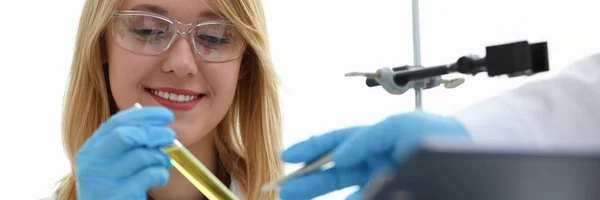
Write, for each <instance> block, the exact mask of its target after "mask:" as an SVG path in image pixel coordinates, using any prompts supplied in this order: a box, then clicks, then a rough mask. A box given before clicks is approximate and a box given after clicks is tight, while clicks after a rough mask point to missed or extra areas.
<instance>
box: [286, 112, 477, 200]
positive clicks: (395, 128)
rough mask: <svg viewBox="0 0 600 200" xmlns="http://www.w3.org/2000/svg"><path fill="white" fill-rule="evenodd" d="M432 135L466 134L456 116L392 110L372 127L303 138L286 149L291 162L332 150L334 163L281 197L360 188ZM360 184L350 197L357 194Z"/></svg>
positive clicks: (288, 184) (289, 185) (296, 180)
mask: <svg viewBox="0 0 600 200" xmlns="http://www.w3.org/2000/svg"><path fill="white" fill-rule="evenodd" d="M430 134H444V135H448V136H453V135H455V136H457V137H465V138H467V137H468V135H467V133H466V131H465V130H464V128H463V127H462V125H460V124H459V123H458V122H457V121H455V120H453V119H451V118H447V117H442V116H436V115H432V114H428V113H424V112H421V111H415V112H410V113H403V114H397V115H393V116H391V117H388V118H386V119H385V120H383V121H381V122H379V123H376V124H374V125H370V126H359V127H351V128H346V129H341V130H335V131H332V132H329V133H326V134H323V135H320V136H314V137H311V138H310V139H308V140H306V141H303V142H300V143H298V144H295V145H293V146H291V147H290V148H288V149H286V150H285V151H284V152H283V153H282V160H283V161H284V162H288V163H303V162H310V161H312V160H315V159H316V158H318V157H319V156H321V155H323V154H325V153H326V152H330V151H333V162H334V163H335V166H334V167H333V168H330V169H327V170H325V171H320V172H314V173H309V174H306V175H304V176H300V177H297V178H294V179H292V180H289V181H287V182H285V183H283V184H282V185H281V189H280V197H281V198H282V199H285V200H288V199H312V198H314V197H318V196H321V195H324V194H327V193H329V192H332V191H335V190H339V189H343V188H346V187H351V186H355V185H358V186H360V187H361V188H362V187H364V186H365V184H366V183H367V182H368V181H370V180H371V179H372V178H373V177H375V176H377V175H378V174H379V173H381V172H385V171H386V170H390V169H393V168H395V167H396V166H397V165H398V164H401V162H402V161H404V160H405V159H407V157H408V156H409V154H411V153H412V152H413V151H414V150H416V149H417V148H418V147H419V145H420V144H421V141H422V139H424V138H425V136H427V135H430ZM361 193H362V189H361V190H359V191H357V192H356V193H354V194H352V195H350V196H349V197H348V198H347V199H358V198H359V197H360V195H361Z"/></svg>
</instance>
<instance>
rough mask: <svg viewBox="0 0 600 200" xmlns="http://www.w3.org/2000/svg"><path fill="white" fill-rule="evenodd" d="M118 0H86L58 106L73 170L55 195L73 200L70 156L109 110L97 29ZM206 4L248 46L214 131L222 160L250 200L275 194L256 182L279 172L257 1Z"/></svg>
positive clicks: (277, 127) (275, 114)
mask: <svg viewBox="0 0 600 200" xmlns="http://www.w3.org/2000/svg"><path fill="white" fill-rule="evenodd" d="M119 4H120V2H119V1H118V0H87V1H86V2H85V5H84V7H83V12H82V15H81V19H80V21H79V30H78V32H77V40H76V45H75V49H74V55H73V63H72V68H71V73H70V77H69V82H68V86H67V91H66V96H65V102H64V108H63V145H64V148H65V151H66V154H67V157H68V159H69V162H70V163H71V172H70V173H69V174H68V175H67V176H65V177H64V178H63V179H61V180H60V181H59V184H60V185H59V187H58V190H57V195H58V199H60V200H76V199H77V197H76V196H77V192H76V181H75V177H74V172H75V170H74V168H75V162H74V155H75V153H76V152H77V150H78V149H79V148H80V147H81V146H82V145H83V143H84V142H85V141H86V139H87V138H89V137H90V136H91V135H92V133H93V132H94V131H95V130H96V128H97V127H98V126H99V125H100V124H101V123H102V122H104V121H105V120H107V119H108V118H109V117H110V115H111V113H110V106H109V99H110V97H109V94H108V92H107V90H108V88H107V83H106V79H105V77H104V76H105V75H104V72H103V67H102V64H103V59H102V58H103V55H102V53H103V42H104V41H103V34H104V31H105V29H106V27H107V25H108V24H109V23H110V20H111V16H112V14H113V13H114V12H115V11H116V9H117V8H118V7H119ZM211 7H212V8H213V9H215V10H216V11H218V12H219V13H220V14H221V15H223V16H224V17H226V18H227V19H230V21H231V22H232V23H233V24H234V25H235V26H236V27H237V28H238V30H239V31H240V33H241V34H242V35H243V36H244V38H245V39H246V41H247V44H248V46H249V48H248V50H247V53H246V54H245V55H244V58H243V61H242V68H241V74H242V78H241V79H240V80H239V81H238V88H237V91H236V95H235V99H234V104H233V106H232V107H231V108H230V110H229V111H228V114H227V115H226V116H225V118H224V119H223V120H222V121H221V122H220V123H219V125H218V126H217V128H216V131H217V132H218V134H217V137H215V145H216V149H217V152H218V154H219V157H220V158H221V162H222V163H223V165H224V166H225V168H226V169H227V170H228V171H229V173H230V174H231V176H232V177H233V178H234V179H235V180H236V182H237V184H238V185H239V187H240V189H241V191H242V192H243V195H244V196H245V197H246V198H247V199H250V200H270V199H277V192H276V191H273V192H269V193H261V192H260V187H261V186H262V185H264V184H266V183H267V182H268V181H270V180H273V179H275V178H277V177H279V176H281V175H283V164H282V163H281V162H280V161H279V152H280V150H281V149H282V144H281V143H282V142H281V131H282V130H281V129H282V128H281V114H280V113H281V111H280V105H279V96H278V92H277V91H278V88H277V86H278V78H277V76H276V74H275V71H274V69H273V66H272V62H271V57H270V52H269V51H270V50H269V43H268V40H267V29H266V25H265V22H266V20H265V16H264V11H263V8H262V2H261V1H260V0H240V1H231V0H214V1H213V2H212V5H211Z"/></svg>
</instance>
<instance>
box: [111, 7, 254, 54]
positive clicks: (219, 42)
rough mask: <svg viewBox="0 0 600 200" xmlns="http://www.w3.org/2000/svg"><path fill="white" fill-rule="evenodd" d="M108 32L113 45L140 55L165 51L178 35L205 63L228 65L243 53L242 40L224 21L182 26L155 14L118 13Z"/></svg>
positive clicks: (236, 31) (232, 27)
mask: <svg viewBox="0 0 600 200" xmlns="http://www.w3.org/2000/svg"><path fill="white" fill-rule="evenodd" d="M111 29H112V31H111V33H112V36H113V38H114V40H115V41H116V43H117V44H118V45H119V46H121V47H122V48H125V49H127V50H129V51H132V52H135V53H139V54H143V55H158V54H161V53H163V52H165V51H166V50H167V49H169V47H170V46H171V45H172V44H173V42H174V41H175V40H176V38H177V36H179V35H187V36H189V38H190V40H191V43H192V46H193V48H194V51H195V52H196V53H198V54H199V55H200V56H201V58H202V59H204V60H205V61H207V62H227V61H231V60H233V59H236V58H238V57H239V56H241V55H242V54H243V52H244V46H245V40H244V38H243V37H242V35H241V34H240V33H239V32H238V30H237V29H236V27H235V26H233V25H232V24H230V23H228V22H224V21H209V22H201V23H190V24H184V23H181V22H179V21H177V20H173V19H169V18H167V17H165V16H161V15H158V14H154V13H148V12H142V11H121V12H117V13H115V14H114V15H113V20H112V22H111Z"/></svg>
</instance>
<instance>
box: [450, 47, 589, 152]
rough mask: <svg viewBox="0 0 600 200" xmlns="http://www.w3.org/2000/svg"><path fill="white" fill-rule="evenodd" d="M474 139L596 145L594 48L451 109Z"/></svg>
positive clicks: (554, 144) (549, 144)
mask: <svg viewBox="0 0 600 200" xmlns="http://www.w3.org/2000/svg"><path fill="white" fill-rule="evenodd" d="M453 117H455V118H456V119H458V120H459V121H460V122H461V123H462V124H463V125H464V126H465V128H466V129H467V131H468V132H469V134H470V135H471V137H472V139H473V140H474V141H475V142H476V143H477V142H518V143H520V144H523V143H525V144H526V145H529V146H540V147H548V146H549V147H554V146H557V145H558V146H561V145H564V144H571V145H572V144H580V145H592V146H597V145H600V53H599V54H594V55H591V56H589V57H585V58H584V59H581V60H579V61H577V62H575V63H573V64H571V66H568V67H567V68H565V69H564V70H563V71H561V72H560V73H559V74H558V75H557V76H556V77H553V78H549V79H545V80H541V81H535V82H530V83H527V84H525V85H523V86H521V87H519V88H516V89H514V90H510V91H508V92H505V93H503V94H500V95H498V96H496V97H493V98H490V99H488V100H486V101H483V102H480V103H477V104H475V105H473V106H471V107H469V108H467V109H465V110H462V111H460V112H458V113H456V114H454V115H453Z"/></svg>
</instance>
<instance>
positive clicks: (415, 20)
mask: <svg viewBox="0 0 600 200" xmlns="http://www.w3.org/2000/svg"><path fill="white" fill-rule="evenodd" d="M412 26H413V57H414V66H415V67H422V66H421V38H420V35H421V34H420V27H419V0H413V1H412ZM416 85H417V87H415V88H414V90H415V107H416V109H417V110H420V109H422V107H423V101H422V99H421V88H420V87H421V84H416Z"/></svg>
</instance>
